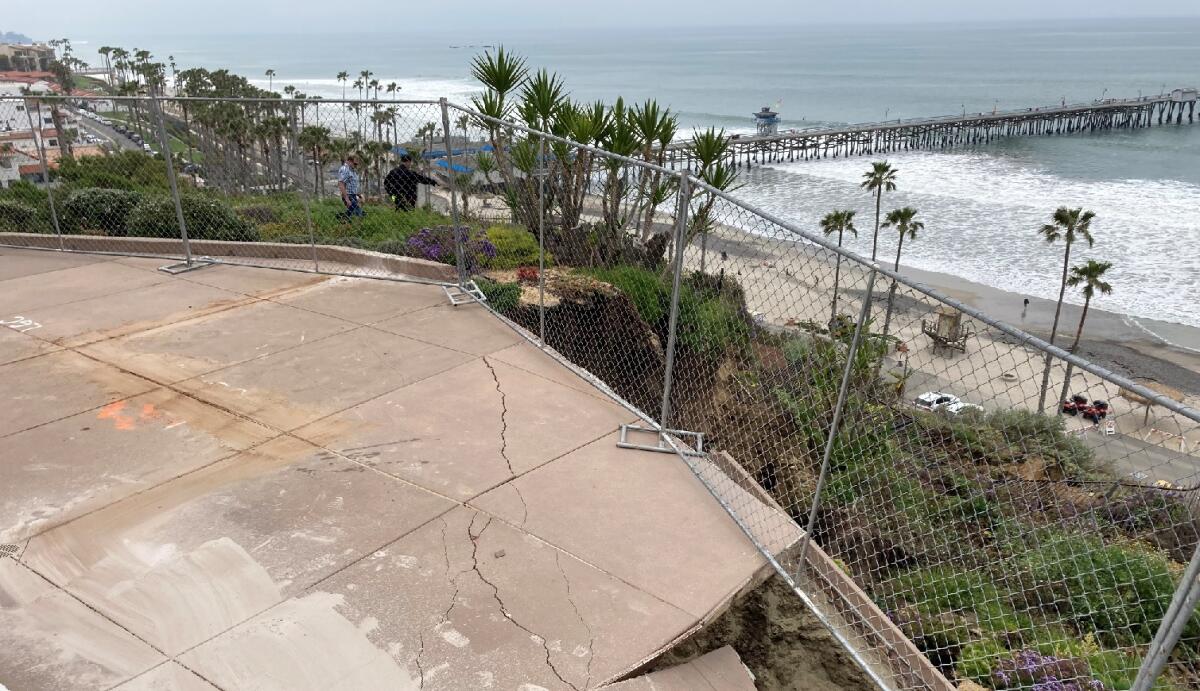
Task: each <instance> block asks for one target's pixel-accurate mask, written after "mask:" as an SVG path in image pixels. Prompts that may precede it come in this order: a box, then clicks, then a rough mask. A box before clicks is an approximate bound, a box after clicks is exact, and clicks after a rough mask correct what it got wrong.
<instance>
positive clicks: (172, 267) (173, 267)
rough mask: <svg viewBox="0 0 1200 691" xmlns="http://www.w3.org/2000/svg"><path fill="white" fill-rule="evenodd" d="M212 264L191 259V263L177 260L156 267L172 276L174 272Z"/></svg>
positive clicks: (177, 272) (179, 272)
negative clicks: (177, 261)
mask: <svg viewBox="0 0 1200 691" xmlns="http://www.w3.org/2000/svg"><path fill="white" fill-rule="evenodd" d="M212 265H213V262H208V261H199V260H192V263H191V264H189V263H187V262H179V263H178V264H167V265H166V266H160V267H158V270H159V271H162V272H164V273H169V274H171V275H172V276H174V275H175V274H182V273H187V272H188V271H195V270H196V269H203V268H204V267H206V266H212Z"/></svg>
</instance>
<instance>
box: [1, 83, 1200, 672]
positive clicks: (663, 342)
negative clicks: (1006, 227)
mask: <svg viewBox="0 0 1200 691" xmlns="http://www.w3.org/2000/svg"><path fill="white" fill-rule="evenodd" d="M586 115H587V114H586V113H581V114H580V116H581V118H582V117H584V116H586ZM594 115H595V116H597V117H598V118H600V119H601V120H603V117H604V114H603V113H599V112H597V113H595V114H594ZM609 117H611V113H610V114H609ZM610 122H611V121H610ZM22 123H24V124H22ZM0 124H2V125H4V128H5V129H4V132H3V133H2V140H0V176H3V177H0V186H2V187H3V189H2V190H0V244H3V245H10V246H26V247H40V248H43V249H49V250H67V251H82V252H114V253H122V254H140V255H147V256H156V257H162V258H163V259H164V263H172V264H175V265H177V266H180V267H181V268H183V269H186V268H190V267H192V266H199V265H203V264H204V263H207V262H224V263H243V264H252V265H256V266H270V267H274V268H285V269H295V270H303V271H314V272H322V273H333V274H340V275H351V276H371V277H379V278H389V279H396V280H418V281H428V282H434V283H440V284H442V285H445V286H446V287H447V289H448V292H449V293H452V294H453V295H455V296H457V298H458V299H461V300H468V301H473V302H480V303H482V304H484V305H486V306H487V307H488V308H489V309H491V310H493V311H494V312H495V313H496V314H498V315H499V316H501V317H503V318H504V319H506V320H507V321H508V322H509V323H511V324H512V325H514V326H515V327H517V328H519V329H521V330H522V331H523V332H524V333H525V335H526V336H527V337H528V338H529V339H530V340H532V341H534V342H536V343H538V344H539V345H541V346H542V347H544V348H545V349H546V350H547V351H548V352H551V353H552V354H554V355H556V356H557V357H559V358H560V359H562V360H563V361H564V362H566V363H569V364H570V365H571V366H573V367H576V368H577V369H578V370H579V372H580V373H581V374H583V375H584V376H586V377H588V378H589V379H590V380H591V381H593V382H594V383H596V384H597V385H599V386H601V387H602V388H603V389H605V390H606V391H607V392H609V393H610V394H611V395H613V396H615V397H617V398H618V399H620V400H621V401H622V402H623V403H624V404H625V405H626V406H627V407H629V409H630V410H631V411H635V412H636V413H638V415H639V416H640V417H641V418H642V420H643V423H642V424H641V425H640V426H634V427H631V428H629V429H628V430H626V432H627V434H628V437H627V438H624V440H623V443H624V444H625V445H629V446H634V447H637V448H649V449H654V450H660V451H665V452H671V453H677V454H679V456H680V457H681V459H683V460H684V461H685V462H687V463H688V465H689V466H690V467H691V468H692V470H693V471H694V472H695V473H696V475H697V477H699V478H700V480H701V481H702V482H704V483H705V485H706V486H707V487H708V488H709V489H710V490H711V491H712V493H713V494H714V496H715V497H716V498H717V499H718V500H719V501H720V502H721V503H722V505H723V506H724V507H725V509H726V510H727V511H729V513H730V514H731V516H732V517H733V518H734V519H735V520H736V521H737V522H738V524H739V525H740V526H741V527H742V529H743V530H744V531H745V532H746V534H747V535H748V536H749V537H750V539H752V540H753V541H754V542H755V544H756V545H757V546H758V547H759V549H760V550H761V551H762V552H763V554H764V556H765V557H766V558H767V559H768V560H769V561H770V563H771V564H772V565H773V566H774V567H775V569H776V570H777V571H778V572H779V574H780V576H781V577H783V578H784V579H786V580H787V582H788V583H789V584H790V585H791V586H792V587H793V589H794V591H795V592H796V594H797V596H798V597H800V598H802V599H803V600H804V601H805V603H806V604H807V605H808V606H809V607H810V608H811V609H812V610H813V611H814V612H815V613H816V614H817V616H818V617H819V618H820V619H821V621H822V622H823V623H824V624H825V625H826V626H827V627H828V628H829V629H830V630H831V631H832V632H833V634H834V636H835V638H836V639H837V640H838V641H839V642H840V643H841V644H842V645H843V646H845V647H846V648H847V650H848V651H850V652H851V655H852V657H854V659H855V661H856V662H858V663H859V665H860V666H861V667H862V668H863V670H864V671H865V673H866V674H867V676H868V677H870V678H871V679H872V680H873V681H874V682H875V683H876V684H878V685H880V686H882V687H886V688H898V689H910V688H911V689H927V688H948V687H949V685H951V684H953V685H961V684H966V683H968V682H969V683H973V684H977V685H979V686H982V687H983V688H988V689H997V690H1011V691H1015V690H1017V689H1022V690H1024V689H1039V690H1040V689H1046V690H1049V689H1093V690H1100V689H1113V690H1115V689H1127V688H1137V689H1148V688H1162V689H1184V688H1198V687H1200V663H1198V660H1200V657H1198V655H1200V615H1198V614H1197V613H1196V605H1197V600H1198V599H1200V586H1198V585H1197V578H1198V576H1200V556H1198V555H1200V550H1198V547H1197V545H1198V544H1200V523H1198V520H1200V506H1198V505H1197V488H1198V486H1200V470H1198V467H1197V460H1198V458H1197V455H1198V454H1200V451H1198V449H1200V413H1198V412H1197V411H1195V410H1192V409H1188V408H1186V407H1184V406H1183V405H1182V404H1180V403H1178V402H1177V401H1174V400H1172V399H1171V398H1168V397H1167V396H1165V395H1163V394H1162V393H1160V392H1158V391H1155V390H1153V389H1151V388H1148V387H1146V386H1143V385H1140V384H1138V383H1135V382H1133V381H1129V380H1126V379H1124V378H1122V377H1120V376H1117V375H1115V374H1113V373H1111V372H1108V371H1106V370H1104V369H1103V368H1100V367H1098V366H1096V365H1094V364H1092V363H1089V362H1086V361H1084V360H1082V359H1080V358H1077V357H1075V356H1072V355H1069V354H1068V353H1066V352H1064V351H1063V350H1060V349H1059V348H1056V347H1053V346H1049V345H1047V344H1045V343H1043V342H1041V341H1039V340H1037V339H1035V338H1033V337H1031V336H1029V335H1028V334H1025V333H1022V332H1020V331H1018V330H1016V329H1014V328H1012V327H1009V326H1006V325H1004V324H1002V323H999V322H997V321H995V320H992V319H990V318H988V317H987V316H986V315H984V314H981V313H979V312H977V311H974V310H972V309H971V308H969V307H966V306H965V305H962V304H959V303H957V302H955V301H954V300H951V299H949V298H946V297H944V296H941V295H939V294H937V293H936V292H934V291H932V290H929V289H927V288H925V287H923V286H920V285H918V284H915V283H913V282H912V281H910V280H908V279H905V278H903V277H901V276H899V275H898V274H896V273H895V272H894V271H891V270H889V269H888V268H887V267H880V266H873V265H872V264H871V263H870V262H867V261H864V260H863V259H861V258H859V257H857V256H856V255H853V254H851V253H849V252H844V251H842V250H840V249H839V245H840V235H838V234H837V233H836V232H831V233H830V234H828V235H827V236H825V237H818V236H816V235H815V234H810V233H807V232H805V231H804V230H803V229H799V228H796V227H794V226H792V225H790V224H788V223H786V222H784V221H782V220H780V219H777V218H775V217H773V216H771V215H770V214H767V213H765V212H762V211H760V210H757V209H755V208H753V207H751V206H749V205H747V204H745V203H743V202H741V201H739V200H738V199H737V198H736V197H734V196H731V195H729V194H727V193H725V192H722V191H720V190H718V189H716V188H714V187H712V186H710V185H709V184H708V183H707V182H705V180H702V179H698V178H697V177H694V176H692V175H690V174H685V173H683V172H678V171H672V170H669V169H667V168H665V167H663V165H662V160H661V159H660V158H659V157H658V156H659V151H660V149H655V148H652V147H646V148H645V149H626V150H624V151H623V153H624V154H628V155H619V154H617V153H614V152H613V151H609V150H605V149H603V148H602V147H601V146H599V144H600V143H601V141H600V139H599V138H596V139H593V140H589V141H590V145H588V144H580V143H577V142H574V141H572V140H571V139H569V138H567V137H566V136H562V135H565V134H572V133H567V132H562V133H555V134H550V133H545V132H540V131H536V130H534V129H531V128H529V127H525V126H522V125H519V124H515V123H514V122H510V121H508V120H505V119H498V118H491V117H488V116H485V115H482V114H480V113H478V112H476V111H475V110H472V109H470V108H464V107H461V106H455V105H451V104H448V103H446V102H444V101H441V102H400V101H322V100H312V99H270V100H258V99H237V100H219V99H201V98H195V99H183V98H161V99H156V98H146V97H137V98H117V97H113V98H108V99H81V98H51V97H37V98H33V97H24V98H3V99H0ZM166 152H169V154H170V155H167V156H164V155H163V154H164V153H166ZM343 165H350V166H351V167H352V168H353V170H354V172H355V175H354V176H353V178H354V180H353V181H352V182H351V181H348V180H347V176H346V175H345V174H344V173H343V172H342V167H343ZM702 173H703V171H702ZM701 177H702V178H704V179H706V180H708V181H710V182H711V181H715V176H713V175H711V174H702V175H701ZM725 182H729V180H726V181H725ZM724 186H727V187H728V185H724ZM355 187H356V189H354V188H355ZM351 195H353V197H351ZM834 230H836V228H834ZM842 232H843V233H844V232H846V231H845V229H844V228H843V229H842ZM881 232H883V233H885V234H889V233H890V234H895V233H896V230H895V229H893V228H885V229H883V230H882V231H881ZM885 239H886V240H887V242H889V243H890V242H892V241H894V240H895V237H894V235H893V236H892V237H891V238H888V237H887V235H885ZM893 268H894V267H893ZM1047 365H1048V366H1049V370H1048V371H1049V377H1048V379H1046V384H1045V386H1043V373H1044V372H1045V371H1047ZM1043 398H1044V399H1045V400H1046V401H1048V404H1047V406H1048V407H1047V409H1045V410H1038V408H1039V401H1040V400H1042V399H1043ZM698 539H702V536H698Z"/></svg>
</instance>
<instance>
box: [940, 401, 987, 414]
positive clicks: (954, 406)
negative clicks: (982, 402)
mask: <svg viewBox="0 0 1200 691" xmlns="http://www.w3.org/2000/svg"><path fill="white" fill-rule="evenodd" d="M941 410H943V411H945V412H947V413H950V414H951V415H964V414H970V413H982V412H983V406H977V405H975V404H974V403H967V402H966V401H955V402H954V403H947V404H946V405H944V406H942V407H941Z"/></svg>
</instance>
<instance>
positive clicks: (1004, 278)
mask: <svg viewBox="0 0 1200 691" xmlns="http://www.w3.org/2000/svg"><path fill="white" fill-rule="evenodd" d="M889 160H890V161H891V163H892V164H893V165H894V166H896V167H897V168H898V169H899V181H898V182H899V189H898V190H897V191H896V192H892V193H889V194H887V195H885V198H884V209H885V211H886V210H887V209H890V208H894V207H899V206H906V205H910V206H914V207H916V208H917V209H919V210H920V217H922V218H923V220H924V222H925V226H926V227H925V230H924V231H923V232H922V233H921V234H920V235H919V236H918V238H917V239H916V240H914V241H912V242H906V243H905V246H904V249H905V252H904V256H903V257H902V259H901V264H902V265H907V266H913V267H916V268H919V269H925V270H929V271H938V272H942V273H948V274H952V275H955V276H959V277H961V278H965V279H968V280H972V281H978V282H981V283H985V284H987V285H991V286H993V287H996V288H1001V289H1004V290H1009V291H1013V292H1016V293H1020V294H1025V295H1032V296H1036V297H1042V298H1047V299H1056V298H1057V296H1058V287H1059V280H1060V279H1061V271H1062V245H1061V244H1059V245H1057V246H1054V247H1047V246H1046V243H1045V241H1044V240H1043V239H1041V237H1040V236H1039V234H1038V229H1039V228H1040V227H1041V226H1042V225H1043V224H1045V223H1046V222H1048V221H1049V219H1050V215H1051V213H1052V212H1053V211H1054V209H1056V208H1057V207H1059V206H1071V207H1079V206H1082V207H1084V208H1087V209H1091V210H1092V211H1095V212H1096V215H1097V216H1096V220H1095V221H1094V222H1093V224H1092V233H1093V235H1094V236H1095V239H1096V244H1095V246H1094V247H1091V248H1088V247H1086V246H1085V245H1083V244H1079V245H1076V247H1075V249H1074V251H1073V253H1072V261H1071V263H1072V264H1077V263H1079V262H1081V261H1084V260H1086V259H1089V258H1094V259H1098V260H1109V261H1112V262H1113V268H1112V270H1111V272H1110V274H1109V282H1110V283H1111V284H1112V285H1113V293H1112V294H1111V295H1107V296H1101V297H1098V298H1096V299H1095V305H1096V306H1097V307H1100V308H1103V309H1108V310H1112V311H1116V312H1123V313H1127V314H1131V315H1134V316H1138V317H1147V318H1151V319H1158V320H1163V321H1170V322H1176V323H1182V324H1188V325H1192V326H1200V314H1198V313H1197V311H1196V305H1197V304H1200V278H1198V277H1200V252H1197V251H1196V250H1195V248H1196V247H1197V246H1200V227H1197V226H1196V225H1195V224H1194V223H1193V221H1192V219H1193V216H1192V213H1194V211H1193V210H1194V209H1196V208H1200V186H1197V185H1194V184H1189V183H1185V182H1179V181H1170V180H1137V179H1123V180H1099V181H1084V180H1074V179H1069V178H1065V177H1062V176H1059V175H1055V174H1053V173H1050V172H1047V171H1045V170H1042V169H1038V168H1036V167H1031V166H1029V165H1027V164H1026V163H1024V162H1022V161H1019V160H1015V159H1013V158H1009V157H1005V156H1001V155H992V154H987V153H981V152H940V153H925V152H922V153H902V154H898V155H892V156H889ZM869 163H870V162H869V160H868V159H865V158H850V159H825V160H821V161H810V162H804V163H793V164H784V165H777V166H772V167H770V168H767V169H759V170H756V171H752V173H751V174H750V175H749V176H748V179H749V180H750V181H751V184H750V185H748V186H747V187H745V188H743V189H742V190H741V192H740V194H741V196H743V197H745V198H747V199H748V200H749V201H751V202H752V203H755V204H758V205H760V206H762V207H764V208H766V209H767V210H769V211H772V212H775V213H777V214H779V215H781V216H783V217H784V218H786V219H788V220H790V221H792V222H795V223H797V224H799V225H801V226H805V227H808V228H812V229H813V230H814V231H815V230H816V229H817V222H818V220H819V219H820V218H821V216H823V215H824V214H825V213H827V212H828V211H829V210H831V209H834V208H853V209H856V210H858V212H859V215H858V218H859V219H860V221H859V223H858V226H859V237H858V238H857V239H856V240H852V241H851V243H850V244H851V246H852V247H853V248H854V249H855V250H856V251H858V252H860V253H863V254H866V255H869V254H870V251H871V229H872V226H873V222H874V205H873V204H872V199H873V198H872V197H871V196H869V195H868V194H867V193H866V192H865V191H863V190H862V189H860V188H859V182H860V181H861V179H862V174H863V171H864V170H865V169H866V168H867V167H868V166H869ZM893 235H894V233H892V232H889V231H887V230H882V231H881V232H880V260H881V261H886V262H887V263H889V264H890V263H891V262H892V261H894V252H895V241H894V237H893ZM1066 299H1067V301H1069V302H1072V303H1077V304H1078V303H1082V298H1081V297H1080V296H1079V295H1078V294H1077V291H1074V290H1068V293H1067V298H1066Z"/></svg>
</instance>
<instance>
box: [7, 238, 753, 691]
mask: <svg viewBox="0 0 1200 691" xmlns="http://www.w3.org/2000/svg"><path fill="white" fill-rule="evenodd" d="M161 263H162V262H161V260H155V259H148V258H135V259H131V258H127V257H114V256H104V257H95V256H88V255H83V254H67V255H61V256H55V255H50V254H49V253H46V252H40V251H34V250H14V251H11V252H10V251H5V252H3V253H0V312H2V313H12V314H22V315H29V316H30V318H31V319H33V320H34V321H36V322H38V323H39V324H42V325H43V326H42V327H41V328H40V329H39V330H37V331H30V332H28V333H20V332H18V331H14V330H12V329H0V375H3V379H4V382H5V386H4V388H3V393H0V396H3V398H4V400H5V402H7V403H9V405H8V406H2V407H0V443H2V444H4V447H5V452H4V454H3V456H2V458H0V682H2V683H4V684H6V685H8V686H9V688H14V689H15V688H21V689H33V690H38V689H59V688H72V689H122V690H123V691H139V690H142V689H154V688H175V689H183V690H184V691H192V690H193V689H195V690H197V691H199V690H200V689H205V690H207V691H213V689H216V688H219V689H229V690H234V689H250V688H256V689H280V690H281V691H282V690H283V689H287V690H288V691H292V690H293V689H322V690H323V689H328V688H333V687H337V686H340V687H342V688H397V689H427V690H430V691H432V690H434V689H460V688H522V687H523V688H531V689H532V688H545V689H556V688H564V689H579V690H581V689H585V688H595V687H597V686H600V685H603V684H605V683H610V682H612V681H613V680H616V679H620V678H624V677H625V676H627V675H629V674H630V673H631V672H633V671H634V670H636V669H639V668H640V667H641V666H642V665H644V664H645V663H646V662H647V661H648V660H649V659H651V658H652V657H654V656H655V655H657V654H658V653H659V652H661V651H662V650H663V649H665V648H666V647H669V646H671V645H672V644H673V643H674V642H676V641H678V640H679V639H680V638H681V637H683V636H685V635H687V633H688V632H690V631H693V630H695V629H696V628H697V626H699V625H700V623H701V622H703V621H705V620H706V619H707V618H709V617H710V616H711V615H712V613H713V612H714V611H717V610H719V609H720V608H722V607H724V606H725V603H727V602H728V600H729V598H730V597H732V596H733V594H736V593H737V592H739V591H740V589H741V588H742V587H743V586H744V584H745V583H748V582H751V581H752V580H754V579H756V578H760V577H761V576H762V574H765V573H766V571H765V569H766V568H767V566H766V564H765V562H764V560H763V558H762V555H761V554H760V553H759V552H758V551H757V550H756V549H755V547H754V545H753V544H752V543H751V542H750V541H749V540H747V539H746V538H745V536H744V535H743V534H742V533H741V532H740V531H739V529H738V527H737V526H736V524H734V523H733V522H732V521H731V520H730V519H729V517H728V516H727V515H726V514H725V513H724V512H723V511H722V509H721V508H720V506H719V505H718V504H717V503H716V502H714V501H713V500H712V498H711V497H710V496H709V495H708V493H707V492H706V491H705V490H704V488H703V487H702V486H701V485H700V484H699V483H697V482H696V481H695V478H694V476H693V475H692V474H691V471H690V470H689V469H688V468H687V467H686V465H685V464H682V463H679V458H678V457H672V456H668V455H665V454H661V453H652V452H648V451H645V450H640V451H639V450H634V449H625V450H617V449H616V448H614V447H615V443H616V442H617V441H618V440H619V438H620V436H621V429H622V425H626V424H630V423H631V422H632V418H633V417H634V415H633V414H632V413H630V411H629V410H628V409H627V408H626V407H623V406H622V405H620V404H619V403H618V402H616V401H614V400H613V398H612V396H611V394H610V393H609V392H607V391H604V390H603V389H601V388H600V387H598V386H596V385H595V384H594V383H593V382H590V381H588V380H587V379H586V378H584V377H581V376H580V375H579V374H578V373H577V372H575V371H573V370H571V369H569V368H567V367H564V366H563V365H562V364H561V363H560V362H559V361H557V360H556V359H555V358H554V357H551V356H550V355H548V354H547V353H545V352H543V351H542V350H540V349H538V348H536V347H534V346H532V345H530V344H529V342H528V341H527V340H526V339H525V338H524V337H523V336H522V335H521V334H519V333H517V332H515V331H514V330H513V329H511V328H510V327H509V326H507V325H505V324H504V323H503V322H502V321H501V320H499V319H497V318H496V317H495V316H494V315H493V313H492V312H491V311H489V310H484V309H471V308H465V307H464V308H463V309H459V308H456V307H453V306H451V305H446V304H445V302H444V301H443V296H444V295H445V293H444V292H443V291H442V290H441V286H430V285H421V284H414V283H405V284H400V283H394V282H372V281H369V280H361V279H347V278H338V279H327V278H323V277H315V276H313V275H311V274H303V273H293V272H285V271H278V270H271V269H256V268H249V267H241V266H232V265H227V264H223V265H219V266H212V267H209V268H207V269H205V270H204V271H202V272H188V273H184V274H180V275H178V276H175V277H167V276H166V275H164V273H163V272H161V271H159V268H160V265H161ZM471 301H472V302H475V301H476V299H475V298H472V299H471ZM681 434H682V433H681ZM696 447H697V448H702V447H699V444H697V445H696ZM629 454H635V455H636V456H635V461H636V462H633V463H631V462H629V461H630V457H629ZM696 534H703V535H704V536H705V539H704V540H703V541H696V540H694V539H692V538H693V537H694V535H696ZM664 565H668V566H666V567H665V566H664ZM681 574H686V575H687V576H686V578H684V577H682V576H681Z"/></svg>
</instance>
